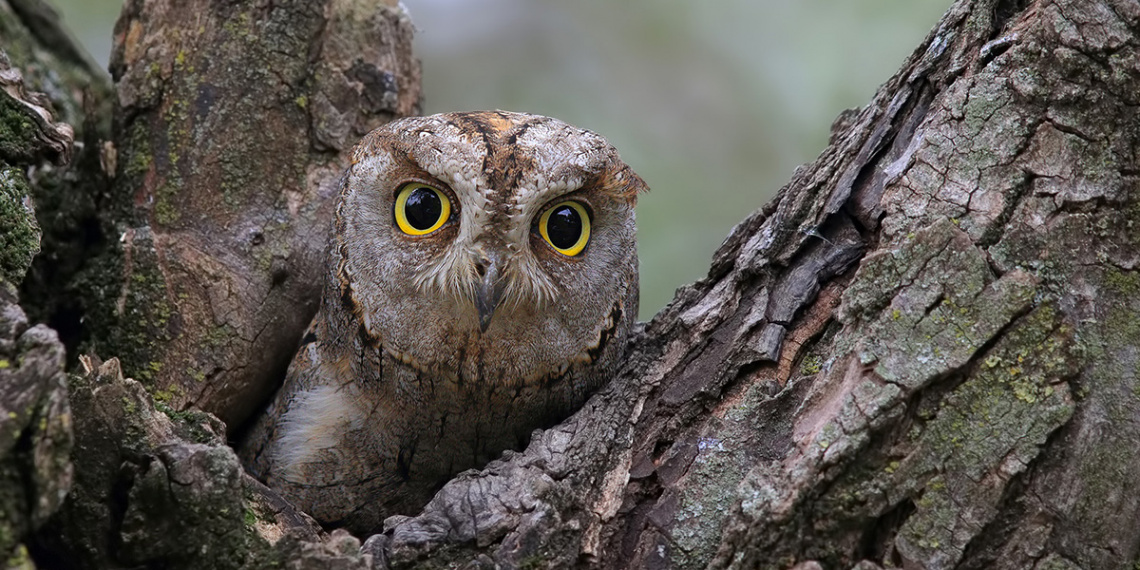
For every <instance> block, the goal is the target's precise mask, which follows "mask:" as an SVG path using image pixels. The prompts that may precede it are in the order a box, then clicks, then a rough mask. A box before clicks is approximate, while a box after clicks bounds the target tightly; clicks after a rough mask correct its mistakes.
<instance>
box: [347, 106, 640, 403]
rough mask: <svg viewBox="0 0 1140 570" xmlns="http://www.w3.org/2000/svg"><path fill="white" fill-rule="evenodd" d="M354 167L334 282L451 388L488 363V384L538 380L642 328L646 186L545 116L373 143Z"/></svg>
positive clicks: (577, 132)
mask: <svg viewBox="0 0 1140 570" xmlns="http://www.w3.org/2000/svg"><path fill="white" fill-rule="evenodd" d="M353 163H354V164H353V166H352V168H351V169H350V170H349V172H348V174H347V178H346V180H345V184H344V189H343V191H342V196H341V202H340V204H339V206H338V220H337V223H338V225H339V226H340V228H339V229H340V231H338V232H337V234H338V236H350V237H351V239H345V238H343V237H342V238H340V239H339V240H338V243H337V244H336V246H337V249H338V251H336V252H334V256H335V257H337V258H338V261H339V265H338V269H337V271H338V277H339V279H340V281H341V282H342V283H348V284H349V288H350V289H351V292H350V294H351V295H353V296H354V297H355V298H356V299H357V300H366V301H367V302H365V303H355V306H356V307H360V308H359V309H356V310H357V311H360V312H363V313H364V314H362V315H360V317H361V318H362V323H363V324H362V326H363V327H365V328H367V329H368V332H369V333H371V334H372V335H374V337H376V338H379V340H380V344H381V345H382V346H383V348H384V350H386V351H388V352H389V353H391V354H392V355H393V356H395V357H397V358H398V359H400V360H402V361H404V362H406V363H408V364H410V365H411V366H413V367H416V368H419V369H421V370H423V371H425V372H431V373H434V374H436V375H442V376H444V377H447V376H450V375H455V372H456V371H461V370H462V369H464V368H468V367H482V366H485V365H488V364H490V363H492V362H494V364H493V365H494V366H496V367H499V368H501V369H500V370H494V371H492V370H479V374H478V376H480V377H482V376H485V375H490V374H494V375H495V376H496V377H498V378H502V379H504V380H506V381H513V382H519V383H530V382H535V381H541V380H542V379H543V377H544V376H552V375H556V374H559V373H561V372H564V371H565V369H566V366H568V365H569V364H571V363H574V362H588V361H589V359H591V358H592V357H593V356H592V354H591V351H593V350H596V349H597V347H598V345H599V343H604V342H605V336H606V335H607V331H610V330H612V329H613V327H614V326H616V324H617V322H618V321H620V320H621V315H622V313H623V312H626V313H625V314H627V315H628V314H631V313H628V311H632V314H636V311H637V305H636V288H637V253H636V244H635V228H634V213H633V207H634V203H635V201H636V195H637V193H638V192H640V191H642V190H643V189H644V188H645V185H644V183H643V182H642V180H641V179H640V178H639V177H638V176H637V175H636V174H634V173H633V171H632V170H630V168H629V167H628V166H626V165H625V164H624V163H623V162H622V161H621V159H620V158H619V157H618V154H617V151H616V150H615V149H614V148H613V147H612V146H610V145H609V144H608V143H607V142H606V141H605V140H604V139H602V138H601V137H600V136H598V135H595V134H593V133H591V132H588V131H585V130H582V129H578V128H575V127H572V126H570V125H567V124H565V123H563V122H561V121H558V120H555V119H550V118H547V117H539V116H535V115H527V114H518V113H506V112H477V113H457V114H444V115H434V116H430V117H416V118H410V119H404V120H400V121H396V122H393V123H390V124H388V125H386V126H385V127H383V128H381V129H379V130H377V131H375V132H373V133H371V134H369V135H368V136H367V137H366V138H365V139H364V140H363V141H362V142H361V143H360V145H359V146H358V147H357V149H356V151H355V153H354V156H353ZM631 291H632V296H631V295H630V293H631ZM631 297H632V299H633V302H632V306H629V305H630V303H629V299H630V298H631ZM488 354H494V355H495V357H494V358H488V359H486V360H484V358H483V357H484V356H486V355H488ZM463 376H466V377H471V375H470V374H464V375H463Z"/></svg>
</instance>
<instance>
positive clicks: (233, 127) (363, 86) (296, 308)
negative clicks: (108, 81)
mask: <svg viewBox="0 0 1140 570" xmlns="http://www.w3.org/2000/svg"><path fill="white" fill-rule="evenodd" d="M411 38H412V25H411V22H410V20H409V19H408V17H407V14H406V13H405V12H404V11H403V8H402V7H400V6H399V5H398V4H397V3H396V2H394V1H390V0H370V1H367V2H353V1H349V0H326V1H324V2H317V3H314V2H299V1H296V2H293V1H290V2H279V1H269V0H266V1H259V2H251V3H238V4H234V3H217V2H205V1H199V2H169V1H162V0H131V1H128V2H127V3H126V4H125V5H124V7H123V12H122V15H121V17H120V19H119V22H118V24H117V25H116V28H115V43H114V50H113V54H112V62H111V71H112V75H113V76H114V78H115V81H116V89H117V105H116V109H115V117H116V119H115V132H114V140H115V147H116V148H115V150H116V152H115V155H116V160H115V162H116V169H115V171H114V183H113V187H112V193H111V196H110V199H109V200H108V203H107V204H106V206H105V211H104V212H103V215H102V221H103V226H102V227H103V233H104V234H105V235H106V236H107V237H108V242H107V243H108V247H107V250H106V251H105V252H104V254H103V255H102V256H101V257H99V260H98V261H97V262H92V263H88V264H87V267H86V269H85V270H84V271H83V272H82V274H81V276H80V277H79V278H78V279H77V281H78V283H79V287H81V289H82V290H81V296H82V297H83V298H84V299H87V300H88V303H87V306H88V307H89V309H90V311H89V313H88V314H87V315H86V317H85V321H84V323H85V326H86V327H87V328H86V332H87V336H86V344H85V345H84V346H85V347H86V349H88V350H94V351H97V352H98V353H101V354H104V355H114V356H117V357H119V358H120V360H121V361H122V365H123V367H124V370H125V371H126V372H127V374H128V375H131V376H134V377H136V378H138V379H139V381H140V382H142V383H143V384H145V385H146V386H147V387H148V388H149V389H150V390H151V393H153V394H154V395H155V396H156V397H157V398H158V399H159V400H160V401H162V402H164V403H166V404H168V405H170V406H171V407H172V408H174V409H187V408H188V407H189V406H194V407H196V408H199V409H202V410H205V411H208V412H211V413H214V414H217V415H218V416H219V417H220V418H221V419H222V420H224V421H225V422H226V424H227V425H228V426H229V427H230V428H231V429H234V428H236V427H239V426H240V424H241V422H242V421H243V420H244V419H245V418H246V417H248V415H249V414H250V413H251V412H252V411H253V410H254V409H255V408H256V407H257V406H258V405H259V404H260V402H262V401H263V400H264V398H265V397H266V396H267V395H268V394H269V393H270V392H271V391H272V389H273V387H274V386H275V384H276V382H277V380H278V379H279V378H280V375H281V374H283V372H284V370H285V367H286V366H287V364H288V361H289V358H290V356H291V355H292V352H293V351H294V350H295V348H296V344H297V341H298V339H299V338H300V335H301V333H302V332H303V329H304V327H305V326H307V325H308V322H309V320H310V319H311V317H312V315H313V313H314V312H315V309H316V302H317V299H318V297H319V293H320V290H319V288H320V283H321V280H320V279H319V273H320V267H321V264H322V260H323V259H324V256H323V250H324V248H325V247H326V243H327V237H328V236H327V232H328V231H329V227H330V225H331V215H332V205H333V202H334V197H335V190H336V187H337V181H338V178H339V176H340V174H341V172H342V171H343V169H344V167H345V166H346V164H347V160H348V157H347V151H348V149H349V148H350V146H351V144H352V143H353V142H355V140H357V138H358V137H359V136H361V135H363V134H364V133H366V132H368V131H370V130H372V129H373V128H375V127H377V126H379V125H380V124H382V123H384V122H386V121H388V120H391V119H393V118H395V117H400V116H404V115H409V114H412V113H414V112H416V111H417V110H418V104H419V100H420V92H419V67H418V63H417V62H416V61H415V60H414V59H413V58H412V55H411Z"/></svg>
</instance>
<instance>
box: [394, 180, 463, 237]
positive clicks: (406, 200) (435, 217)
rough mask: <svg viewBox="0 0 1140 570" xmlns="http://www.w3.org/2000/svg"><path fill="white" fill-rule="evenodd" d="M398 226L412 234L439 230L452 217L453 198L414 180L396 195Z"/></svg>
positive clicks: (423, 233)
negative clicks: (450, 198)
mask: <svg viewBox="0 0 1140 570" xmlns="http://www.w3.org/2000/svg"><path fill="white" fill-rule="evenodd" d="M395 214H396V226H397V227H398V228H400V231H402V232H404V233H406V234H408V235H410V236H422V235H427V234H430V233H432V232H434V231H435V230H438V229H439V228H440V226H442V225H443V224H444V223H445V222H447V220H448V218H450V217H451V200H449V199H448V198H447V195H446V194H444V193H443V192H441V191H439V190H438V189H436V188H432V187H431V186H428V185H427V184H421V183H419V182H413V183H411V184H407V185H405V186H404V187H403V188H401V189H400V193H399V194H397V195H396V208H395Z"/></svg>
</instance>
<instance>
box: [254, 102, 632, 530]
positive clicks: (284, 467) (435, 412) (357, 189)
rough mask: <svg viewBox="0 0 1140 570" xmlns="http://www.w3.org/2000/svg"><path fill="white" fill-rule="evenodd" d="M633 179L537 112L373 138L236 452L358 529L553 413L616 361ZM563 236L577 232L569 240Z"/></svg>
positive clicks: (598, 147)
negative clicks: (288, 360)
mask: <svg viewBox="0 0 1140 570" xmlns="http://www.w3.org/2000/svg"><path fill="white" fill-rule="evenodd" d="M425 188H426V189H425ZM643 189H644V183H643V182H642V181H641V179H640V178H639V177H638V176H637V175H636V174H634V173H633V171H632V170H630V169H629V167H628V166H626V165H625V164H624V163H623V162H622V161H621V159H620V158H619V157H618V154H617V151H616V150H614V148H613V147H612V146H610V145H609V144H608V143H606V141H605V140H604V139H602V138H601V137H599V136H598V135H596V134H593V133H591V132H589V131H585V130H582V129H578V128H575V127H572V126H570V125H567V124H565V123H563V122H561V121H558V120H555V119H550V118H547V117H539V116H535V115H527V114H520V113H506V112H498V111H496V112H476V113H455V114H444V115H434V116H430V117H418V118H410V119H403V120H400V121H396V122H393V123H390V124H388V125H386V126H384V127H382V128H380V129H378V130H376V131H374V132H372V133H370V134H369V135H368V136H366V137H365V138H364V139H363V140H362V141H361V142H360V144H359V145H358V147H357V149H356V151H355V153H354V155H353V165H352V167H351V168H350V169H349V171H348V172H347V173H346V176H345V180H344V182H343V184H342V187H341V195H340V200H339V203H338V207H337V217H336V226H335V232H334V234H335V235H334V237H333V240H332V247H331V248H330V255H329V264H328V267H329V271H328V281H327V283H326V287H325V294H324V297H323V300H322V303H321V307H320V310H319V312H318V314H317V316H316V318H315V319H314V320H313V323H312V325H311V326H310V328H309V330H308V332H307V333H306V335H305V337H304V339H303V341H302V345H301V347H300V349H299V350H298V352H297V355H296V357H295V358H294V360H293V363H292V365H291V366H290V369H289V373H288V375H287V378H286V380H285V383H284V385H283V386H282V388H281V389H280V391H279V392H278V394H277V396H276V397H275V399H274V401H273V402H272V404H271V405H270V407H269V408H268V410H267V411H266V413H265V415H264V417H263V418H261V420H260V421H259V422H258V423H257V424H256V426H255V427H254V429H253V430H252V432H251V433H250V435H249V436H248V438H247V440H246V442H245V443H244V445H243V449H242V453H243V456H244V458H245V460H246V462H247V465H248V467H249V468H250V470H251V471H252V472H253V473H254V474H255V475H258V476H259V477H261V478H263V479H265V480H266V482H267V483H268V484H269V485H270V486H271V487H273V488H275V489H277V490H278V491H280V492H281V493H283V494H284V495H285V496H286V497H287V498H289V499H291V500H292V501H294V502H295V503H296V504H297V505H298V506H299V507H301V508H302V509H303V510H305V511H306V512H309V513H310V514H312V515H313V516H314V517H316V518H317V519H318V520H319V521H321V522H323V523H325V524H328V525H333V526H344V527H347V528H349V529H351V530H354V531H357V532H369V531H373V530H377V529H378V528H379V526H380V523H381V522H382V521H383V519H384V518H386V517H388V516H390V515H394V514H408V515H410V514H414V513H415V512H416V511H418V510H419V509H420V508H421V507H422V506H423V505H424V504H425V503H426V502H427V501H428V500H429V499H430V498H431V496H432V495H433V494H434V493H435V491H436V490H438V488H439V487H440V486H441V485H442V484H443V483H444V482H446V480H447V479H449V478H450V477H452V476H453V475H454V474H456V473H458V472H459V471H462V470H465V469H469V468H473V467H479V466H481V465H482V464H484V463H485V462H487V461H488V460H490V459H493V458H494V457H496V456H497V455H498V454H500V453H501V452H502V451H503V450H504V449H518V448H520V447H521V446H522V445H523V444H524V443H525V441H526V440H527V439H528V437H529V435H530V433H531V431H533V430H534V429H535V428H540V427H547V426H550V425H552V424H554V423H556V422H557V421H559V420H561V419H563V418H565V417H566V416H567V415H568V414H569V413H571V412H573V411H574V410H575V409H577V408H578V407H579V406H581V404H582V403H583V402H584V401H585V399H586V397H588V396H589V395H590V394H591V393H592V392H593V391H594V390H595V389H596V388H597V387H598V386H599V385H600V384H601V383H602V382H604V381H605V380H606V379H607V378H608V377H609V375H610V374H611V373H612V372H613V371H614V368H615V366H616V364H617V363H618V361H619V359H620V357H621V355H622V352H623V350H624V345H625V343H626V340H627V338H628V336H629V332H630V329H631V327H632V324H633V319H634V317H635V316H636V314H637V252H636V245H635V235H634V234H635V228H634V214H633V206H634V203H635V201H636V196H637V194H638V192H640V191H642V190H643ZM425 196H426V198H425ZM405 199H406V201H401V200H405ZM436 202H438V203H439V204H443V203H444V202H446V203H447V204H450V206H449V207H450V210H449V211H450V214H449V215H447V216H444V215H442V214H441V215H439V216H438V219H439V220H445V221H443V222H442V225H438V227H437V229H431V231H426V232H425V233H424V234H423V235H412V234H414V233H418V232H420V231H421V230H428V229H430V228H428V227H427V226H428V225H429V224H428V222H430V219H429V218H431V216H432V215H434V213H435V212H437V211H441V210H440V207H444V208H445V210H444V211H446V206H439V205H438V204H436ZM423 204H427V205H426V206H425V205H423ZM437 206H439V207H437ZM397 209H399V210H400V211H401V212H404V213H405V214H406V220H401V219H399V216H397V215H396V211H397ZM425 212H426V213H425ZM575 212H579V213H581V214H584V215H585V218H587V219H586V220H585V221H581V223H580V224H579V226H580V227H579V226H575V225H574V220H576V219H579V218H580V217H581V216H580V215H579V214H578V213H575ZM544 216H545V217H544ZM575 216H578V217H575ZM548 218H550V219H553V220H554V221H553V222H548ZM409 220H410V221H409ZM424 220H428V222H425V221H424ZM401 224H404V225H401ZM407 224H413V225H412V226H408V225H407ZM414 224H419V225H421V226H424V227H423V228H420V227H419V226H415V225H414ZM551 224H553V225H551ZM559 224H561V225H559ZM540 226H541V228H542V229H541V230H540ZM567 228H569V229H567ZM575 228H578V229H579V230H581V231H579V232H578V234H574V233H573V231H574V229H575ZM583 228H585V229H583ZM586 229H588V233H587V232H586ZM544 231H548V232H549V236H548V235H547V234H546V233H543V232H544ZM409 232H412V233H409ZM574 235H579V237H580V236H583V235H585V236H587V237H588V241H585V242H583V241H581V239H583V238H581V237H580V239H579V242H577V243H578V244H581V243H585V247H584V248H582V249H581V250H580V251H578V252H576V253H575V249H574V246H570V245H568V244H570V242H571V241H572V239H573V237H574ZM567 236H569V237H567ZM556 244H558V245H556Z"/></svg>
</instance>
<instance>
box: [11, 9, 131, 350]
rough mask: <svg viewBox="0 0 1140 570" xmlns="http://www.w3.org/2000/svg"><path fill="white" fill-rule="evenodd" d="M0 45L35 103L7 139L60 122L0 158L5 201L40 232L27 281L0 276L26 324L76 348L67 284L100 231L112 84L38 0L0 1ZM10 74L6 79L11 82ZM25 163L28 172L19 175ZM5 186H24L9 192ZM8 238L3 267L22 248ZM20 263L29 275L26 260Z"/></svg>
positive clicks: (76, 305) (74, 305) (73, 300)
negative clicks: (36, 147)
mask: <svg viewBox="0 0 1140 570" xmlns="http://www.w3.org/2000/svg"><path fill="white" fill-rule="evenodd" d="M0 38H3V40H4V41H3V51H4V53H5V54H6V56H7V61H9V63H10V65H11V68H12V69H13V70H16V69H18V70H19V74H20V76H22V79H21V81H22V82H23V84H24V86H25V88H26V90H27V91H34V92H36V93H38V95H36V96H35V100H34V101H31V100H29V101H30V102H31V104H32V105H33V106H34V107H35V108H36V110H35V111H34V112H33V116H31V117H28V118H27V119H28V120H25V121H21V122H14V123H10V124H9V127H8V128H9V129H14V130H10V131H7V132H9V133H14V132H21V133H26V132H27V129H28V127H30V126H32V125H43V124H44V123H43V121H45V120H47V119H45V118H44V117H45V115H44V114H43V113H44V111H50V113H51V116H52V119H51V120H52V121H53V122H55V121H58V123H59V124H60V126H53V127H50V128H49V130H54V131H56V134H55V135H51V136H49V137H48V138H49V139H54V141H53V142H51V143H49V145H48V147H46V148H45V151H47V152H46V153H42V154H43V155H42V156H38V157H36V158H34V159H28V155H24V156H25V159H23V160H16V161H15V162H13V160H12V159H11V155H10V154H9V153H7V152H4V153H3V154H6V155H9V158H6V159H4V162H6V163H7V164H8V167H6V168H4V174H3V181H2V182H0V185H3V186H4V187H5V190H8V191H9V197H11V196H17V195H18V196H21V198H20V200H21V201H22V202H23V203H24V204H25V205H26V206H27V207H28V208H30V207H31V205H32V203H34V206H35V212H36V221H37V222H38V226H39V228H40V230H39V231H40V233H41V239H40V242H39V244H38V249H39V250H40V253H39V254H38V255H36V256H35V258H34V259H31V267H30V269H27V275H26V276H25V275H24V274H23V269H21V271H20V277H19V278H16V277H15V276H13V275H11V274H8V275H5V278H6V279H8V281H9V282H10V283H12V284H14V285H18V286H19V287H20V300H21V303H22V306H23V308H24V310H25V311H27V312H28V317H29V320H30V321H32V322H46V323H48V324H49V325H50V326H51V327H52V328H53V329H55V330H56V331H57V332H58V333H59V335H60V340H62V341H63V342H64V345H65V346H67V347H69V348H74V346H75V339H76V332H77V330H78V327H79V321H80V318H81V310H80V309H81V307H82V299H81V298H80V296H79V295H76V294H75V290H74V289H73V288H71V287H69V284H70V283H71V281H72V278H73V277H74V276H75V274H76V271H77V270H78V268H79V267H80V266H81V265H82V264H83V263H84V262H85V261H86V260H87V259H88V258H90V257H92V255H93V252H95V251H97V250H98V247H99V243H100V241H101V240H100V237H99V236H98V235H97V233H98V232H94V231H92V230H93V229H95V228H97V227H98V221H97V219H96V213H97V211H98V209H99V206H98V204H99V203H100V202H101V200H102V199H103V197H104V196H105V195H106V190H107V177H106V175H105V173H104V171H103V169H102V168H101V160H102V159H103V158H104V156H103V155H104V152H103V151H104V143H103V141H105V140H109V139H110V118H111V116H110V115H111V114H110V110H111V98H112V90H111V82H110V78H109V77H107V75H106V72H104V71H101V70H99V69H98V67H97V66H96V65H95V64H94V63H93V62H92V61H91V59H90V57H89V56H87V55H86V53H84V52H83V50H82V48H80V47H78V43H76V42H75V41H74V40H73V39H72V38H71V37H70V35H69V34H68V32H67V31H66V30H65V29H64V28H63V26H62V24H61V23H60V21H59V17H58V15H57V14H56V13H55V12H54V11H53V10H52V9H51V8H50V7H49V6H48V5H46V4H44V3H43V2H41V1H40V0H0ZM12 73H15V72H14V71H5V72H4V74H5V75H7V76H9V77H10V76H11V74H12ZM6 89H9V90H10V89H11V88H10V87H8V88H6ZM24 110H25V111H27V108H25V109H24ZM13 119H15V115H6V116H5V117H4V118H3V119H0V121H3V122H6V123H7V122H10V121H12V120H13ZM63 123H66V125H62V124H63ZM71 131H74V135H72V134H70V133H71ZM0 138H6V137H0ZM73 139H74V142H73ZM0 146H6V145H4V144H3V143H0ZM9 148H10V147H9ZM33 154H34V153H33ZM108 158H111V157H108ZM68 159H69V161H68ZM65 161H67V163H66V164H64V162H65ZM28 166H34V168H24V167H28ZM13 185H20V186H24V185H26V187H27V189H26V190H25V189H23V188H21V189H20V190H18V191H14V192H13V191H12V190H11V188H12V187H13ZM22 196H26V198H23V197H22ZM12 219H14V217H13V216H12V215H11V213H10V210H9V211H8V212H4V213H0V220H4V221H9V220H12ZM13 235H14V234H11V233H9V234H8V238H9V239H7V240H6V243H5V244H3V245H4V247H0V251H7V252H9V253H8V254H7V255H5V261H10V260H11V258H12V257H14V255H15V254H13V253H12V252H24V251H30V250H29V249H28V248H26V247H23V246H22V245H14V242H19V241H21V240H13V239H11V236H13ZM23 235H24V236H29V234H28V233H27V232H24V234H23ZM27 257H28V258H29V259H30V254H28V255H27ZM0 264H2V265H5V266H8V263H6V262H0ZM20 266H21V267H22V268H27V261H26V260H24V261H21V263H20ZM21 281H22V283H21Z"/></svg>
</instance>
